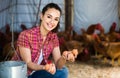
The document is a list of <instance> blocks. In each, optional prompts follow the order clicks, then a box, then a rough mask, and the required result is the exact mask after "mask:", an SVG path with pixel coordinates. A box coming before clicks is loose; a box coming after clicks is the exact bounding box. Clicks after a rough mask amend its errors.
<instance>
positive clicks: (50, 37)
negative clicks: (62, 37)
mask: <svg viewBox="0 0 120 78" xmlns="http://www.w3.org/2000/svg"><path fill="white" fill-rule="evenodd" d="M42 43H43V38H42V36H41V33H40V27H39V26H37V27H34V28H32V29H29V30H25V31H23V32H21V34H20V35H19V38H18V41H17V46H22V47H26V48H29V49H30V50H31V58H32V62H34V63H37V62H38V58H39V56H40V50H41V49H42V50H43V58H44V60H45V61H47V60H48V57H49V55H50V54H51V52H52V51H53V49H54V47H56V46H59V41H58V37H57V34H56V33H52V32H49V33H48V34H47V37H46V40H45V42H44V45H42ZM17 52H18V54H19V51H17ZM21 60H22V59H21ZM31 71H32V70H30V69H29V71H28V74H30V72H31Z"/></svg>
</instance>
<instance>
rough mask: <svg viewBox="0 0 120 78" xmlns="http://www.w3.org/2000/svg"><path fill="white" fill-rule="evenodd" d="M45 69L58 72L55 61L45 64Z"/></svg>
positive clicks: (53, 72) (52, 72)
mask: <svg viewBox="0 0 120 78" xmlns="http://www.w3.org/2000/svg"><path fill="white" fill-rule="evenodd" d="M45 70H46V71H47V72H50V73H51V74H55V72H56V67H55V64H54V63H48V64H46V65H45Z"/></svg>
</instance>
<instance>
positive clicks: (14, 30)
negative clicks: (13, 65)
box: [0, 0, 120, 78]
mask: <svg viewBox="0 0 120 78" xmlns="http://www.w3.org/2000/svg"><path fill="white" fill-rule="evenodd" d="M50 2H54V3H57V4H58V5H59V6H60V8H61V10H62V15H61V18H60V27H59V29H58V31H57V35H58V39H59V45H60V50H61V53H62V52H63V51H66V50H72V49H74V48H76V49H78V56H77V58H76V61H75V63H69V62H68V63H67V64H66V66H67V67H68V68H69V71H70V74H69V78H120V75H118V74H119V73H120V0H0V62H4V61H10V60H11V58H12V57H13V55H14V54H15V49H16V41H17V39H18V36H19V34H20V32H22V31H24V30H27V29H30V28H32V27H34V26H37V25H39V20H40V17H39V14H40V12H41V10H42V8H43V7H44V6H45V5H46V4H47V3H50ZM113 72H114V73H113ZM96 73H97V74H96Z"/></svg>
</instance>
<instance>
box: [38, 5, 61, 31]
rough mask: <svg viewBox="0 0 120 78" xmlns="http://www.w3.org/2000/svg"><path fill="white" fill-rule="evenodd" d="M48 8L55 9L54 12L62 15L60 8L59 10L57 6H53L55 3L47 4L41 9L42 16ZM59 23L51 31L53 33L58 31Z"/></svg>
mask: <svg viewBox="0 0 120 78" xmlns="http://www.w3.org/2000/svg"><path fill="white" fill-rule="evenodd" d="M49 8H55V9H56V10H58V11H59V12H60V15H61V14H62V11H61V8H60V7H59V6H58V5H57V4H55V3H48V4H47V5H46V6H45V7H44V8H43V9H42V14H43V15H44V14H45V12H46V11H47V10H48V9H49ZM40 22H41V20H40ZM59 23H60V22H58V25H57V27H56V28H55V29H53V30H52V31H53V32H57V31H58V28H59Z"/></svg>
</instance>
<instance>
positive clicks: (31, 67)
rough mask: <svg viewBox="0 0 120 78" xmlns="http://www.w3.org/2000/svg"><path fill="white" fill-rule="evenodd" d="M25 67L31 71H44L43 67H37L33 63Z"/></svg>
mask: <svg viewBox="0 0 120 78" xmlns="http://www.w3.org/2000/svg"><path fill="white" fill-rule="evenodd" d="M27 66H28V68H29V69H31V70H44V68H45V66H44V65H38V64H35V63H33V62H29V63H27Z"/></svg>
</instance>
